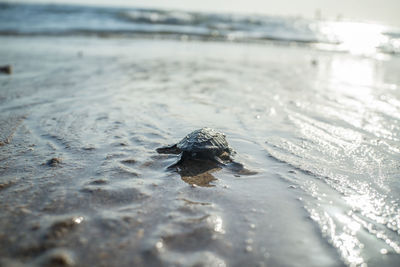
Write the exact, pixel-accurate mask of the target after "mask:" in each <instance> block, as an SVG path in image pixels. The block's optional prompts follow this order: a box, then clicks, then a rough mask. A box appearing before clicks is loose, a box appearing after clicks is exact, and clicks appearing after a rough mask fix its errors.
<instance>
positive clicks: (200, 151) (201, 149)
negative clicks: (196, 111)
mask: <svg viewBox="0 0 400 267" xmlns="http://www.w3.org/2000/svg"><path fill="white" fill-rule="evenodd" d="M157 152H158V153H160V154H181V157H180V160H179V161H178V163H180V162H182V161H184V160H186V159H191V160H198V159H199V160H211V161H214V162H216V163H220V164H222V165H225V164H226V163H230V162H232V161H233V160H232V158H231V156H232V155H233V154H234V153H235V152H234V150H233V149H232V148H231V147H230V146H229V144H228V142H227V141H226V138H225V134H223V133H220V132H217V131H216V130H214V129H211V128H201V129H198V130H195V131H193V132H191V133H190V134H188V135H187V136H185V137H184V138H183V139H182V140H181V141H179V142H178V143H177V144H174V145H172V146H166V147H160V148H158V149H157ZM178 163H177V164H178Z"/></svg>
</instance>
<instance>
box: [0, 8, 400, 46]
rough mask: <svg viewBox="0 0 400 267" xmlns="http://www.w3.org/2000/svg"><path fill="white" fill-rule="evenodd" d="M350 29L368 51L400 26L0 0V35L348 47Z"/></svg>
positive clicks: (387, 42)
mask: <svg viewBox="0 0 400 267" xmlns="http://www.w3.org/2000/svg"><path fill="white" fill-rule="evenodd" d="M377 29H378V30H377ZM349 31H352V32H353V33H351V32H349ZM354 32H363V33H365V35H366V42H364V43H363V46H364V48H365V47H366V46H369V47H368V48H369V51H374V53H378V52H383V53H389V54H400V31H398V30H397V29H395V30H393V29H389V28H388V27H384V26H381V27H378V26H377V25H372V24H366V23H353V22H346V21H335V22H326V21H319V20H310V19H303V18H294V17H276V16H261V15H237V14H216V13H199V12H186V11H176V10H158V9H139V8H110V7H107V8H106V7H88V6H73V5H32V4H31V5H29V4H0V35H15V36H20V35H23V36H37V35H45V36H65V35H97V36H120V35H123V36H129V37H135V36H144V35H146V36H149V35H150V36H153V37H159V36H161V37H168V38H180V39H202V40H210V39H211V40H220V41H230V42H231V41H239V42H243V41H245V42H260V41H277V42H284V43H298V44H321V45H322V46H316V47H323V49H334V50H341V51H350V50H351V48H349V46H351V45H352V44H353V43H354V42H355V40H356V38H358V37H357V36H355V35H354ZM376 40H379V42H376ZM369 42H370V43H369ZM326 44H328V46H326ZM352 48H354V47H352ZM353 50H354V49H353Z"/></svg>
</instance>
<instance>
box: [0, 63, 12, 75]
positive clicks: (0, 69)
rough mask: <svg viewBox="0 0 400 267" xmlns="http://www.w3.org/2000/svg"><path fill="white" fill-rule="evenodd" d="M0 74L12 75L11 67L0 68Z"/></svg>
mask: <svg viewBox="0 0 400 267" xmlns="http://www.w3.org/2000/svg"><path fill="white" fill-rule="evenodd" d="M0 72H2V73H5V74H8V75H10V74H11V73H12V67H11V65H5V66H0Z"/></svg>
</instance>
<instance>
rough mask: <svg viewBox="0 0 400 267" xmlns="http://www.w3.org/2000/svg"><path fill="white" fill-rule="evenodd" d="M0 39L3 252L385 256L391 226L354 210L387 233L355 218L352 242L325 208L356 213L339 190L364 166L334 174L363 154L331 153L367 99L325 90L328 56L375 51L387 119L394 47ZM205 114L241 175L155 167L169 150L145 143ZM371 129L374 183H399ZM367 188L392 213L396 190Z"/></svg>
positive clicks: (348, 260)
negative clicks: (380, 178) (386, 51)
mask: <svg viewBox="0 0 400 267" xmlns="http://www.w3.org/2000/svg"><path fill="white" fill-rule="evenodd" d="M0 41H1V43H2V44H3V46H2V47H0V55H1V56H2V57H1V58H2V60H4V62H2V64H3V63H4V64H11V65H12V67H13V74H12V75H7V76H5V75H4V76H0V84H1V89H0V107H1V110H0V111H1V114H2V115H1V118H0V121H2V124H1V125H2V128H1V133H0V137H1V139H0V141H1V142H2V146H0V155H1V158H0V203H1V205H0V225H1V226H0V247H1V248H2V249H1V250H0V259H1V261H0V263H1V264H2V265H4V266H9V265H10V266H11V265H12V264H16V265H17V264H21V265H23V264H27V265H29V266H31V265H38V266H43V265H46V264H47V265H48V266H54V265H60V266H90V265H97V266H343V265H346V264H347V265H350V264H355V265H361V264H363V263H365V262H367V263H368V264H371V266H373V265H374V264H378V263H384V264H385V265H386V266H396V265H397V264H398V263H399V261H400V259H399V254H398V253H399V252H397V251H396V245H398V244H399V241H400V238H399V234H398V232H396V231H389V230H387V229H386V228H384V224H383V223H380V222H379V219H378V220H376V221H374V220H373V219H368V220H369V221H370V222H371V223H372V224H373V225H374V226H375V227H378V228H380V229H381V230H382V232H380V233H381V236H382V235H385V237H386V239H388V240H389V241H390V242H393V244H389V246H387V245H386V244H385V242H384V241H382V240H381V238H379V237H377V234H376V233H373V232H368V231H367V230H366V229H367V228H368V226H367V227H366V228H365V229H364V228H363V227H360V228H359V229H358V230H357V231H356V233H354V234H351V233H350V234H349V237H348V240H349V239H350V238H351V237H353V240H351V241H350V243H345V241H344V240H342V239H341V238H342V237H343V236H345V235H346V234H348V230H347V228H348V227H349V225H350V226H351V224H347V223H346V222H345V221H343V220H342V221H340V220H338V219H336V217H334V216H333V214H336V213H338V214H343V216H346V214H349V212H354V213H355V214H357V216H359V218H360V220H359V221H358V223H359V224H360V225H362V222H363V220H367V219H365V217H368V216H365V217H363V216H364V215H365V213H363V212H364V211H365V209H363V207H361V208H359V210H358V211H360V212H359V213H357V210H356V208H354V207H353V206H351V205H350V204H349V203H347V202H346V201H345V200H346V198H345V197H351V196H356V195H357V196H358V195H359V194H358V193H359V192H358V191H357V189H355V188H356V187H357V185H359V183H358V180H357V179H358V178H359V176H357V175H360V176H362V175H365V173H361V172H359V173H356V172H354V173H353V174H352V175H353V176H345V175H346V173H345V172H346V170H354V169H356V170H361V169H362V168H365V167H366V165H368V164H370V162H369V161H368V159H369V158H368V156H365V157H364V158H363V157H362V155H364V154H365V153H364V152H363V151H361V152H360V153H359V154H352V155H350V156H349V157H350V158H351V159H357V158H361V160H360V161H358V163H360V164H359V165H356V164H355V163H348V165H345V164H346V163H345V162H346V158H345V156H343V157H342V156H341V155H348V154H346V153H347V152H349V151H352V150H350V143H353V144H354V142H353V140H352V138H360V140H362V138H364V140H366V142H373V139H374V138H372V137H371V135H370V132H368V128H363V126H357V125H356V124H351V122H350V119H352V118H356V114H359V113H358V112H359V110H360V109H361V108H364V112H365V113H368V112H372V111H371V110H367V108H366V106H365V105H366V103H362V102H361V101H363V99H367V98H360V99H362V100H359V99H357V97H354V95H353V96H352V95H351V94H350V93H348V92H346V94H347V95H346V94H341V91H340V90H339V91H338V92H339V93H337V95H335V94H333V93H332V91H329V90H331V89H330V87H333V86H335V85H338V84H339V83H340V82H342V81H340V78H341V77H340V72H339V73H338V72H336V73H335V72H334V71H333V70H332V68H333V67H332V66H333V65H334V64H340V63H343V62H344V63H343V64H344V65H343V66H340V68H339V69H343V68H345V67H346V66H348V65H346V64H345V63H346V62H350V63H351V64H353V65H351V64H350V66H370V65H373V68H375V69H373V70H374V71H373V73H372V74H371V75H375V76H374V79H375V80H374V81H378V82H379V83H380V87H379V88H378V89H376V90H375V91H376V92H378V91H379V90H381V91H384V92H385V95H386V97H389V96H390V97H389V98H390V99H392V102H390V100H389V98H388V99H387V101H385V100H382V101H383V102H384V103H383V104H382V105H383V106H384V105H385V103H386V106H384V107H385V108H387V109H388V108H390V107H391V108H392V109H391V110H390V111H389V113H390V112H391V116H392V117H385V118H386V122H387V123H388V124H391V125H393V132H395V130H397V129H399V125H400V123H399V117H398V114H399V113H398V112H399V110H400V105H399V104H398V103H399V102H398V101H399V98H398V97H399V96H398V93H397V91H394V90H391V89H390V88H389V89H388V88H386V87H384V84H387V85H388V86H389V85H390V84H391V86H395V87H396V88H397V89H398V87H397V86H398V85H399V84H400V81H399V80H398V77H397V76H396V75H395V74H394V73H395V72H394V69H396V68H397V66H399V62H398V61H399V59H396V58H395V59H392V60H388V61H387V62H384V61H375V60H374V59H365V58H356V57H353V56H350V55H344V54H339V53H330V52H319V51H317V50H311V49H310V48H306V47H290V46H273V45H265V44H264V45H256V44H252V45H246V44H227V43H213V42H179V41H167V40H141V39H123V38H115V39H98V38H90V37H87V38H86V37H84V38H72V37H71V38H68V37H62V38H41V37H37V38H25V37H16V38H14V37H2V38H1V39H0ZM315 59H318V64H317V65H316V64H313V63H312V62H313V60H315ZM338 62H339V63H338ZM354 64H355V65H354ZM357 64H359V65H357ZM366 72H367V74H368V69H367V70H366ZM360 75H361V76H362V73H361V74H360ZM361 76H360V79H364V80H363V81H361V82H360V80H353V81H355V82H360V83H365V82H366V81H365V79H366V78H365V76H362V77H361ZM367 82H368V80H367ZM351 86H353V87H356V86H359V84H358V85H357V84H353V85H351ZM364 86H366V87H368V86H369V87H373V86H374V85H372V84H367V85H365V84H364ZM337 87H338V88H342V89H343V90H344V91H345V90H346V89H345V88H344V87H343V86H342V84H339V86H337ZM396 88H395V89H396ZM363 92H365V91H363ZM344 95H346V97H344ZM377 95H378V93H376V95H375V93H371V94H370V95H367V96H366V97H370V99H378V96H377ZM346 101H347V102H346ZM351 101H352V102H351ZM335 105H336V106H335ZM357 105H358V106H357ZM354 107H355V108H356V109H358V111H357V113H356V112H353V111H354V110H353V108H354ZM316 110H317V111H316ZM334 110H336V112H337V113H336V114H334V113H333V112H334ZM380 112H381V113H380V114H383V113H384V112H385V110H384V109H382V110H380ZM327 114H329V115H327ZM370 114H371V113H370ZM385 114H386V113H385ZM325 115H326V116H328V117H329V120H328V119H327V117H325V118H324V116H325ZM371 117H372V116H371ZM346 119H348V121H347V124H344V122H345V121H346ZM363 123H364V125H366V124H368V118H366V120H364V122H363ZM331 125H336V126H337V125H340V126H343V128H345V129H346V130H343V131H342V132H341V131H339V130H338V128H334V126H331ZM379 125H381V124H379ZM203 126H207V127H212V128H215V129H218V130H220V131H222V132H224V133H225V134H226V135H227V140H228V142H229V143H230V145H231V146H232V147H233V148H234V149H235V150H236V151H237V152H238V155H237V157H236V158H237V160H238V161H239V162H241V163H243V164H244V165H245V166H246V168H248V169H249V170H252V171H254V172H255V173H254V174H252V175H238V174H237V173H234V172H232V171H230V170H229V169H227V168H210V169H208V170H207V171H206V172H201V171H200V172H197V171H196V169H193V168H191V167H190V166H189V167H188V168H183V169H182V170H181V171H176V170H171V169H168V168H167V167H168V166H170V165H171V164H172V163H174V162H175V161H176V160H177V155H160V154H158V153H157V152H156V148H158V147H160V146H163V145H167V144H173V143H176V142H177V141H179V140H180V139H181V138H182V137H183V136H185V135H186V134H187V133H189V132H191V131H192V130H194V129H197V128H201V127H203ZM329 127H331V128H329ZM343 128H342V129H343ZM325 129H329V130H325ZM385 129H386V124H382V128H381V129H378V130H376V129H375V128H374V129H373V130H371V132H373V131H375V130H376V131H381V136H382V138H381V140H382V141H381V142H384V143H385V144H387V146H390V147H392V148H393V154H392V156H391V157H384V156H385V155H384V152H381V151H384V147H385V146H384V145H383V146H382V147H377V148H373V149H374V150H372V151H373V152H371V153H372V154H374V153H375V154H379V153H380V154H379V155H383V156H382V158H384V159H385V161H381V164H382V165H381V166H382V168H381V171H384V172H385V173H386V174H387V175H386V178H387V179H386V180H385V185H388V186H389V185H390V186H393V187H394V188H397V189H393V190H399V189H400V187H399V186H398V182H397V181H395V180H392V177H394V176H395V174H393V175H392V174H391V173H393V172H395V170H396V169H397V170H398V165H396V160H397V159H398V151H397V150H395V149H398V148H399V147H398V144H396V142H397V140H398V138H399V136H398V133H395V134H393V136H392V139H390V138H386V137H387V136H385V135H384V130H385ZM349 132H352V133H350V134H349ZM355 132H357V133H359V135H357V136H356V134H355ZM373 133H375V132H373ZM304 135H305V136H304ZM354 136H356V137H354ZM346 138H347V139H346ZM357 140H358V139H357ZM347 141H348V143H346V142H347ZM346 145H349V146H348V147H346ZM355 149H356V148H355ZM369 149H371V148H369ZM346 151H347V152H346ZM365 151H368V148H366V150H365ZM370 151H371V150H370ZM349 153H350V152H349ZM355 153H358V152H355ZM363 153H364V154H363ZM332 158H333V159H332ZM328 159H330V160H331V161H329V160H328ZM336 159H338V161H336ZM341 159H343V161H340V160H341ZM338 162H339V163H338ZM347 162H349V160H348V159H347ZM361 163H363V164H361ZM352 164H353V165H352ZM355 166H356V168H355ZM396 166H397V167H396ZM197 167H199V166H197ZM199 169H200V170H203V169H204V168H203V167H202V166H200V167H199ZM374 171H375V170H372V169H371V172H370V173H369V174H370V175H371V177H372V176H373V173H374ZM340 175H342V176H340ZM391 175H392V176H391ZM196 176H197V177H196ZM340 177H346V178H340ZM348 177H350V178H348ZM340 179H342V180H340ZM344 184H346V185H344ZM345 186H346V187H345ZM350 189H351V190H353V191H350ZM346 190H347V191H346ZM370 190H371V191H370V192H372V191H373V192H374V194H375V195H372V193H371V194H370V196H372V198H373V197H374V196H376V198H375V200H378V199H380V198H381V196H382V195H378V194H384V193H386V196H387V198H386V199H385V200H384V202H385V203H387V204H388V207H389V208H392V210H389V211H388V212H387V213H386V215H387V218H388V217H390V218H397V220H398V217H395V216H398V214H399V213H398V208H397V203H398V199H396V197H395V193H394V192H396V191H386V192H384V191H383V189H382V188H379V187H372V188H370ZM388 192H389V193H388ZM390 203H391V204H390ZM396 214H397V215H396ZM376 216H378V217H379V215H376ZM382 216H383V215H382ZM393 222H394V224H393V225H395V226H398V225H399V221H396V219H395V220H394V221H393ZM331 227H334V228H335V229H336V232H335V230H333V229H332V228H331ZM346 227H347V228H346ZM354 231H355V230H354ZM338 242H342V243H341V244H339V243H338ZM382 249H386V250H388V251H390V253H388V254H386V253H381V252H382V251H381V250H382Z"/></svg>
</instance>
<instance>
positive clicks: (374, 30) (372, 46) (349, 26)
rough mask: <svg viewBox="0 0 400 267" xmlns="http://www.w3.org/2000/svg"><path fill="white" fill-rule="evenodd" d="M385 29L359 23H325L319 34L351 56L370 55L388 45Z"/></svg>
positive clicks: (375, 25) (379, 26)
mask: <svg viewBox="0 0 400 267" xmlns="http://www.w3.org/2000/svg"><path fill="white" fill-rule="evenodd" d="M387 30H388V29H387V27H385V26H383V25H377V24H369V23H360V22H326V23H323V25H322V26H321V28H320V32H321V33H322V34H323V35H324V36H325V37H326V38H327V39H328V41H329V42H332V43H338V44H339V50H342V51H349V52H350V53H352V54H361V55H371V54H375V53H376V52H377V51H378V50H379V48H381V47H382V46H383V45H384V44H386V43H388V40H389V37H388V36H386V35H385V32H386V31H387Z"/></svg>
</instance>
